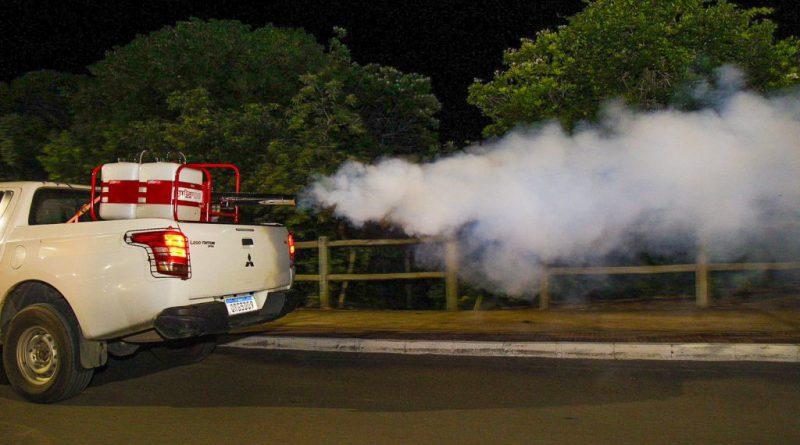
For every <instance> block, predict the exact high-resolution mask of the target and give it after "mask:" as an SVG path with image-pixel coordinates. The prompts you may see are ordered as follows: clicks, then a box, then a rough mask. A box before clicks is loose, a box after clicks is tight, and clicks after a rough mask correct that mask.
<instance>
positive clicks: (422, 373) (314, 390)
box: [0, 349, 800, 444]
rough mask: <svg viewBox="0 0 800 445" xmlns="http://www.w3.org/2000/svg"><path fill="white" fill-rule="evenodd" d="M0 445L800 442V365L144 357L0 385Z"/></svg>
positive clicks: (285, 355)
mask: <svg viewBox="0 0 800 445" xmlns="http://www.w3.org/2000/svg"><path fill="white" fill-rule="evenodd" d="M0 443H25V444H50V443H52V444H58V443H101V444H108V443H115V444H122V443H201V444H204V443H208V444H220V443H234V444H251V443H264V444H277V443H280V444H294V443H298V444H324V443H349V444H380V443H430V444H448V443H452V444H488V443H520V444H529V443H537V444H572V443H615V444H618V443H648V444H675V443H726V444H736V443H742V444H745V443H747V444H753V443H800V366H798V365H797V364H785V363H784V364H780V363H773V364H757V363H727V364H726V363H721V364H719V363H718V364H714V363H696V362H694V363H688V362H677V363H675V362H670V363H667V362H611V361H577V360H551V359H508V358H448V357H408V356H383V355H360V354H343V353H338V354H337V353H292V352H271V351H241V350H231V349H226V350H218V351H217V352H215V353H214V354H212V355H211V356H210V357H209V358H208V359H206V361H204V362H203V363H200V364H197V365H191V366H183V367H173V368H166V367H164V366H163V365H159V364H158V362H157V361H155V359H154V358H153V357H152V355H150V354H147V353H140V354H137V355H136V356H134V357H133V358H130V359H127V360H114V361H112V362H111V363H110V365H109V366H108V367H107V368H106V369H104V370H103V371H102V372H99V373H98V374H97V375H96V376H95V379H94V380H93V382H92V385H91V386H90V387H89V388H88V389H87V391H86V392H85V393H84V394H82V395H80V396H78V397H77V398H74V399H71V400H68V401H66V402H62V403H60V404H57V405H51V406H42V405H34V404H30V403H26V402H23V401H22V400H21V399H20V398H18V397H17V396H16V395H15V394H14V393H13V392H12V390H11V388H10V387H9V386H8V381H7V380H6V379H5V376H0Z"/></svg>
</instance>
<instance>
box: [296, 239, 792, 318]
mask: <svg viewBox="0 0 800 445" xmlns="http://www.w3.org/2000/svg"><path fill="white" fill-rule="evenodd" d="M422 243H444V245H445V270H444V271H428V272H395V273H381V274H357V273H345V274H333V273H330V269H329V266H330V264H329V249H330V248H332V247H373V246H407V245H413V244H422ZM295 246H296V247H297V248H298V249H317V250H318V253H319V259H318V264H319V273H317V274H298V275H296V276H295V280H296V281H316V282H318V283H319V299H320V307H322V308H323V309H329V308H330V307H331V306H330V291H329V283H330V282H331V281H342V282H346V281H387V280H421V279H444V280H445V300H446V308H447V310H450V311H454V310H457V309H458V267H459V266H458V244H457V243H456V242H455V241H454V240H445V239H442V238H408V239H352V240H337V241H330V240H328V238H327V237H320V238H319V239H318V240H312V241H300V242H297V243H296V245H295ZM793 269H800V262H797V261H788V262H774V263H768V262H751V263H710V262H708V256H707V254H706V253H705V250H704V249H701V250H700V252H699V254H698V256H697V261H696V262H695V263H689V264H665V265H655V266H591V267H564V266H551V267H547V266H543V267H542V270H541V277H540V279H539V309H542V310H546V309H548V308H549V307H550V279H551V278H552V277H554V276H575V275H649V274H662V273H694V274H695V304H696V305H697V306H698V307H708V306H709V305H710V302H711V301H710V296H709V295H710V288H709V277H708V275H709V273H710V272H741V271H765V270H793Z"/></svg>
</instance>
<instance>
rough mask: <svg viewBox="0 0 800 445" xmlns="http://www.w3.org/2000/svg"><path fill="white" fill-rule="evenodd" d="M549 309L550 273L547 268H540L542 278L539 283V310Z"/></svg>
mask: <svg viewBox="0 0 800 445" xmlns="http://www.w3.org/2000/svg"><path fill="white" fill-rule="evenodd" d="M549 308H550V273H549V272H548V271H547V268H546V267H544V268H542V278H541V281H539V310H541V311H546V310H547V309H549Z"/></svg>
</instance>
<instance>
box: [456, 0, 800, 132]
mask: <svg viewBox="0 0 800 445" xmlns="http://www.w3.org/2000/svg"><path fill="white" fill-rule="evenodd" d="M588 3H589V4H588V6H587V7H586V9H584V10H583V11H582V12H580V13H579V14H577V15H575V16H573V17H571V18H570V19H569V22H568V24H567V25H565V26H563V27H560V28H559V29H557V30H555V31H551V30H545V31H541V32H539V33H538V34H537V35H536V38H535V39H533V40H529V39H523V40H522V43H521V45H520V47H519V48H515V49H509V50H508V51H507V52H506V53H505V57H504V65H505V69H503V70H501V71H497V72H496V73H495V75H494V78H493V79H492V80H491V81H488V82H481V81H477V82H475V83H474V84H473V85H472V86H471V87H470V91H469V101H470V103H472V104H473V105H476V106H478V107H479V108H480V109H481V110H482V111H483V113H484V114H485V115H486V116H487V117H489V118H490V119H491V120H492V123H491V124H490V125H488V126H487V127H486V128H485V129H484V133H485V134H486V135H487V136H495V135H501V134H503V133H505V132H507V131H508V130H510V129H511V128H513V127H514V126H516V125H518V124H521V123H532V122H537V121H541V120H543V119H559V120H560V121H561V122H562V123H563V124H564V125H565V126H566V127H567V128H572V127H573V126H574V125H575V124H576V123H577V122H579V121H581V120H592V119H594V118H595V117H596V115H597V112H598V111H599V109H600V107H601V105H602V103H603V102H604V101H605V100H609V99H617V98H621V99H622V100H624V101H625V102H626V103H627V104H628V105H630V106H633V107H638V108H641V109H645V110H651V109H656V108H660V107H664V106H667V105H671V106H677V107H682V108H685V107H688V108H691V107H693V106H697V104H696V101H695V98H694V97H693V95H692V94H691V92H692V91H693V89H694V88H696V87H697V86H698V85H700V84H702V83H703V82H708V83H713V82H714V81H715V79H714V75H713V73H714V70H715V69H716V68H718V67H720V66H722V65H724V64H733V65H736V66H738V67H739V68H741V69H742V70H743V71H744V73H745V76H746V77H745V79H744V80H745V82H746V86H747V87H749V88H752V89H755V90H759V91H765V90H770V89H775V88H781V87H786V86H788V85H792V84H795V83H797V82H798V81H800V76H799V74H800V59H799V58H798V54H800V50H799V46H798V41H797V39H795V38H789V39H786V40H776V39H775V37H774V33H775V29H776V25H775V24H774V23H773V22H771V21H770V20H767V19H764V18H763V16H764V15H766V14H768V13H769V12H770V11H769V10H768V9H764V8H758V9H746V10H745V9H741V8H739V7H737V6H736V5H734V4H732V3H728V2H726V1H724V0H720V1H706V0H673V1H663V0H595V1H590V2H588Z"/></svg>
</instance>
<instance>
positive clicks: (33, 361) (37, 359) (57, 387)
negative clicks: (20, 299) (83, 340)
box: [3, 303, 93, 403]
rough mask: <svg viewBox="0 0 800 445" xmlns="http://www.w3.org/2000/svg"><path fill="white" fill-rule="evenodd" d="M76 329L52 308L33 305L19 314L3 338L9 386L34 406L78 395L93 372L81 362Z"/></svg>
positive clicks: (44, 305)
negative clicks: (34, 403)
mask: <svg viewBox="0 0 800 445" xmlns="http://www.w3.org/2000/svg"><path fill="white" fill-rule="evenodd" d="M78 336H79V332H78V327H77V326H76V325H75V324H74V323H71V322H69V321H68V318H67V317H65V316H64V314H62V313H61V312H60V311H59V310H58V309H57V308H56V307H55V306H53V305H51V304H47V303H39V304H34V305H32V306H28V307H26V308H24V309H22V310H21V311H19V312H18V313H17V314H16V315H15V316H14V318H12V319H11V322H10V323H9V324H8V329H6V332H5V337H4V339H3V367H4V368H5V371H6V376H7V377H8V380H9V382H10V383H11V387H12V388H13V389H14V390H15V391H16V392H17V393H18V394H20V395H21V396H22V397H24V398H26V399H28V400H30V401H32V402H37V403H52V402H57V401H59V400H64V399H67V398H70V397H72V396H75V395H77V394H78V393H80V392H81V391H83V390H84V389H85V388H86V386H87V385H88V384H89V381H90V380H91V379H92V374H93V370H92V369H84V368H83V367H82V366H81V362H80V349H79V345H78V338H79V337H78Z"/></svg>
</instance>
